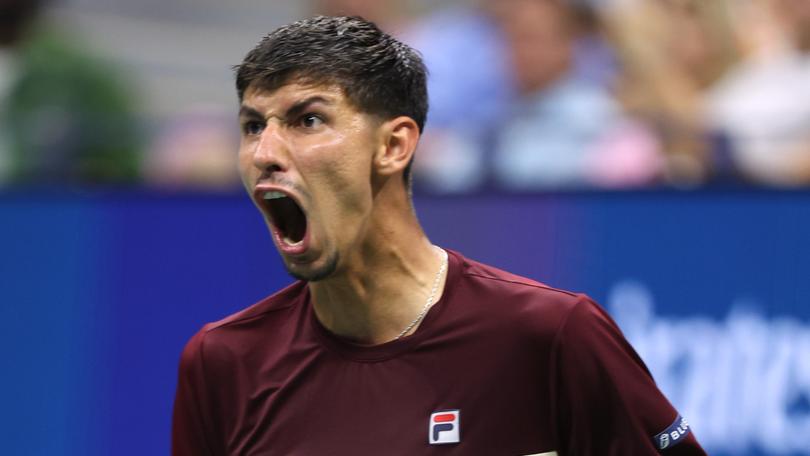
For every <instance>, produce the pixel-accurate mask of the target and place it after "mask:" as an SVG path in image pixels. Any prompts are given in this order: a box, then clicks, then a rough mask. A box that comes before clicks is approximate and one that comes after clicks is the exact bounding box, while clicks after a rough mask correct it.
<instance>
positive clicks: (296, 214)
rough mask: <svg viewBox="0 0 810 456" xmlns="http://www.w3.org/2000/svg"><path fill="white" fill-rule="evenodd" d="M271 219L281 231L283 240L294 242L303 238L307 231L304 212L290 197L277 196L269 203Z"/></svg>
mask: <svg viewBox="0 0 810 456" xmlns="http://www.w3.org/2000/svg"><path fill="white" fill-rule="evenodd" d="M270 208H271V210H272V216H273V221H274V223H275V224H276V227H278V229H279V230H280V231H281V235H282V237H283V238H284V240H285V241H287V242H289V243H291V244H295V243H298V242H300V241H301V240H302V239H304V235H305V234H306V232H307V219H306V216H305V215H304V212H303V211H302V210H301V208H300V207H298V205H297V204H295V201H293V199H292V198H279V199H275V200H272V201H271V203H270Z"/></svg>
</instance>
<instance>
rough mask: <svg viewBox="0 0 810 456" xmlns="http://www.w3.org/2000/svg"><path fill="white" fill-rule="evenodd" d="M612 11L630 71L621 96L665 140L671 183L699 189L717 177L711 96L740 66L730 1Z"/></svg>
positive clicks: (663, 0) (637, 5)
mask: <svg viewBox="0 0 810 456" xmlns="http://www.w3.org/2000/svg"><path fill="white" fill-rule="evenodd" d="M614 1H615V2H616V5H614V6H613V7H612V8H608V9H607V10H605V13H606V20H607V21H608V24H609V27H610V29H611V35H612V36H613V37H614V40H615V42H616V43H617V50H618V51H617V52H618V53H619V56H620V61H621V65H622V69H623V74H622V78H621V79H620V83H619V86H618V94H619V97H620V99H621V100H622V102H623V104H624V106H625V107H626V109H627V110H628V111H629V112H630V113H632V114H633V115H634V116H636V117H638V118H641V119H644V120H645V121H646V123H647V125H649V126H650V127H651V128H653V130H654V131H655V133H656V134H657V137H658V139H659V141H660V142H661V144H662V148H663V150H664V152H665V154H666V157H667V166H666V177H667V180H668V181H669V182H671V183H674V184H676V185H697V184H700V183H703V182H705V181H707V180H708V179H709V178H710V177H711V172H712V167H713V159H714V157H713V155H712V150H713V146H715V144H717V143H716V142H713V141H712V138H714V137H716V134H713V133H716V132H712V131H710V130H709V129H708V128H707V126H706V125H705V123H704V120H703V115H702V114H703V107H704V102H705V94H706V91H707V90H708V89H709V88H711V87H712V85H713V84H714V83H715V82H716V81H717V80H718V79H719V78H720V77H722V76H723V74H724V73H725V72H726V71H727V70H728V68H729V67H730V66H731V65H732V64H733V63H734V62H735V61H736V59H737V50H736V45H735V40H734V34H733V32H732V27H731V21H730V16H729V14H730V10H729V8H730V6H729V4H728V3H727V2H726V1H725V0H712V1H705V0H656V1H646V0H640V1H639V0H624V1H618V0H614Z"/></svg>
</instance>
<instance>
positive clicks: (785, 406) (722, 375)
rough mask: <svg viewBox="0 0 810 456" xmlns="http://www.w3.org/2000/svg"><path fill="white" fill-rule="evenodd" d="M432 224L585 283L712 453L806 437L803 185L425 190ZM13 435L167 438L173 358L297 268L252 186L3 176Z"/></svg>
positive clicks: (522, 266)
mask: <svg viewBox="0 0 810 456" xmlns="http://www.w3.org/2000/svg"><path fill="white" fill-rule="evenodd" d="M416 207H417V212H418V214H419V215H420V218H421V220H422V221H423V224H424V226H425V229H426V231H427V233H428V234H429V236H430V237H431V238H432V239H433V241H434V242H435V243H437V244H439V245H441V246H444V247H448V248H453V249H456V250H459V251H461V252H462V253H464V254H465V255H467V256H469V257H471V258H474V259H477V260H480V261H483V262H486V263H490V264H492V265H495V266H498V267H501V268H504V269H508V270H510V271H512V272H515V273H518V274H521V275H525V276H528V277H531V278H534V279H536V280H540V281H542V282H545V283H548V284H550V285H553V286H555V287H560V288H567V289H571V290H574V291H582V292H585V293H587V294H589V295H591V296H593V297H594V298H595V299H597V301H599V302H600V303H601V304H603V305H604V306H605V307H606V308H608V310H609V311H610V312H611V314H612V315H613V316H614V317H615V318H616V320H617V322H618V323H619V325H620V326H621V327H622V329H623V331H624V332H625V334H626V335H627V337H628V338H629V339H630V341H631V342H632V343H633V344H634V346H635V347H636V348H637V350H638V351H639V353H640V354H641V356H642V358H644V360H645V361H646V362H647V363H648V365H649V367H650V369H651V370H652V371H653V374H654V375H655V377H656V380H657V381H658V383H659V385H660V386H661V388H662V389H663V390H664V391H665V392H666V393H667V395H668V396H669V397H670V399H671V400H672V402H673V403H674V404H675V405H676V406H677V407H678V409H679V410H680V412H681V414H682V415H683V416H684V417H685V418H686V419H687V420H688V421H689V423H690V426H691V427H692V429H693V430H694V432H695V434H696V435H697V437H698V438H699V439H700V440H701V442H702V443H703V444H704V446H706V447H707V449H708V450H709V451H710V453H711V454H713V455H747V456H748V455H750V456H754V455H810V438H808V436H810V306H808V304H810V236H808V232H809V231H810V193H809V192H779V191H753V190H751V191H747V190H746V191H706V192H677V191H661V192H658V191H650V192H640V193H639V192H633V193H623V192H616V193H556V194H545V195H532V196H529V195H526V196H522V195H510V196H504V195H486V194H482V195H476V196H465V197H443V198H434V197H431V198H428V197H420V198H417V200H416ZM0 220H2V224H0V247H1V248H2V249H0V286H1V288H0V317H2V321H3V323H4V330H3V331H1V332H0V346H1V347H2V353H1V354H2V365H3V370H2V380H0V382H2V386H3V388H2V389H1V390H0V391H1V392H0V403H2V412H0V436H2V442H3V444H2V447H3V448H4V450H3V453H4V454H15V455H16V454H26V455H54V454H67V455H74V454H75V455H109V454H114V455H144V454H166V453H167V452H168V448H169V430H170V422H171V407H172V401H173V394H174V387H175V381H176V378H175V376H176V369H177V360H178V357H179V354H180V351H181V350H182V347H183V345H184V344H185V342H186V340H187V339H188V338H189V337H190V336H191V335H192V334H193V333H194V332H195V331H196V330H197V329H199V327H200V326H202V325H203V324H204V323H205V322H207V321H212V320H217V319H220V318H222V317H224V316H225V315H227V314H229V313H232V312H234V311H236V310H238V309H241V308H243V307H246V306H247V305H249V304H251V303H253V302H255V301H257V300H259V299H261V298H262V297H264V296H266V295H268V294H270V293H271V292H273V291H274V290H276V289H278V288H280V287H281V286H283V285H285V284H287V283H289V282H290V281H291V279H290V278H289V277H288V276H287V275H286V273H285V272H284V270H283V268H282V266H281V263H280V261H279V259H278V256H277V254H276V253H275V249H274V247H273V245H272V241H271V240H270V237H269V236H268V235H267V234H266V230H265V227H264V225H263V223H262V221H261V218H260V216H259V215H258V213H256V211H255V210H254V209H253V207H252V206H251V205H250V203H249V202H248V200H247V198H246V197H245V196H243V195H236V194H235V195H197V194H175V195H165V194H152V193H137V192H99V191H92V192H67V193H65V192H64V191H62V190H60V191H45V190H42V191H26V192H21V191H19V192H6V193H4V194H2V195H0Z"/></svg>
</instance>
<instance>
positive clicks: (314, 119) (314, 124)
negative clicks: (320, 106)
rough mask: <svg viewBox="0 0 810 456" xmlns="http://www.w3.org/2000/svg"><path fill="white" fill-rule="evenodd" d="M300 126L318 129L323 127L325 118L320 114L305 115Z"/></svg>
mask: <svg viewBox="0 0 810 456" xmlns="http://www.w3.org/2000/svg"><path fill="white" fill-rule="evenodd" d="M298 124H299V125H300V126H302V127H304V128H310V129H311V128H318V127H320V126H321V125H323V118H321V116H319V115H318V114H311V113H310V114H304V115H303V116H301V117H300V118H299V120H298Z"/></svg>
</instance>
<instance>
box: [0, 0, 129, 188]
mask: <svg viewBox="0 0 810 456" xmlns="http://www.w3.org/2000/svg"><path fill="white" fill-rule="evenodd" d="M40 6H41V1H36V0H0V65H2V68H0V74H2V77H0V101H1V103H0V162H2V163H4V164H5V175H4V176H3V177H2V179H0V181H2V180H7V181H12V182H18V183H22V182H26V183H57V182H58V183H65V182H93V183H102V182H103V183H110V182H116V183H117V182H131V181H134V180H136V178H137V175H138V151H139V147H138V144H139V137H138V134H137V129H136V128H135V126H136V119H135V116H134V115H133V110H132V104H131V102H130V99H129V97H128V96H127V91H128V89H127V88H126V87H123V86H121V85H120V83H119V82H118V81H117V80H116V79H114V78H113V77H112V76H111V75H112V70H111V69H110V68H108V67H106V66H105V65H104V64H103V63H102V62H100V61H99V60H97V59H94V58H91V57H89V56H87V55H86V53H84V52H82V51H81V50H80V48H79V47H78V46H75V45H71V44H69V43H70V38H69V36H68V35H67V34H64V33H62V32H60V31H58V30H57V29H55V28H53V27H51V26H48V25H46V24H44V23H41V22H40V21H38V13H39V11H40Z"/></svg>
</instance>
